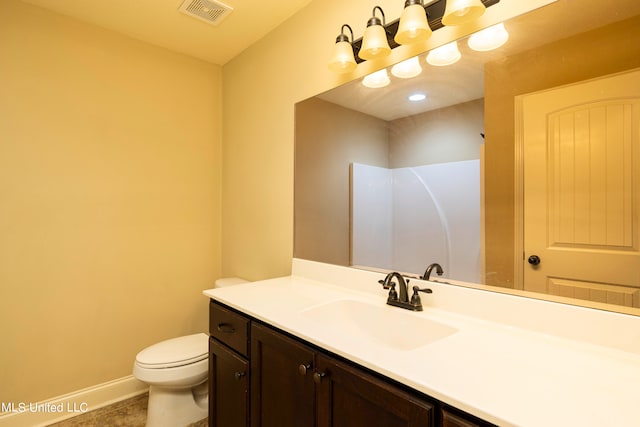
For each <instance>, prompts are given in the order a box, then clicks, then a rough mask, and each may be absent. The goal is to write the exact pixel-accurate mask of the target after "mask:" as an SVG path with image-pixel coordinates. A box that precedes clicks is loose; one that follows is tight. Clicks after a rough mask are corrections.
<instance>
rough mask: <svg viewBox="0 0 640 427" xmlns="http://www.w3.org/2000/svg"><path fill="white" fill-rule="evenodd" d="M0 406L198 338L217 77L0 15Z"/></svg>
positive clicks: (43, 15)
mask: <svg viewBox="0 0 640 427" xmlns="http://www.w3.org/2000/svg"><path fill="white" fill-rule="evenodd" d="M0 57H1V60H0V62H1V65H0V82H1V83H0V325H2V333H3V336H2V344H1V345H0V401H1V402H20V401H22V402H35V401H38V400H41V399H45V398H50V397H53V396H56V395H60V394H63V393H68V392H72V391H76V390H79V389H81V388H84V387H88V386H93V385H96V384H99V383H102V382H105V381H110V380H113V379H116V378H120V377H123V376H127V375H129V374H130V373H131V367H132V363H133V360H134V358H135V355H136V353H137V352H138V351H139V350H141V349H142V348H143V347H145V346H147V345H150V344H152V343H154V342H157V341H159V340H161V339H166V338H169V337H172V336H177V335H181V334H186V333H193V332H196V331H206V328H207V325H206V320H207V317H206V313H207V302H206V300H205V299H204V298H203V297H202V295H201V290H202V289H207V288H210V287H211V286H212V284H213V281H214V280H215V279H216V278H217V277H218V276H219V273H220V231H219V229H220V197H221V195H220V189H221V184H220V179H221V172H220V160H221V159H220V151H221V149H220V145H221V131H220V126H221V125H220V120H221V87H222V84H221V69H220V67H218V66H214V65H211V64H207V63H204V62H201V61H199V60H195V59H191V58H188V57H186V56H182V55H178V54H174V53H171V52H169V51H166V50H163V49H160V48H156V47H152V46H150V45H147V44H144V43H141V42H137V41H135V40H133V39H129V38H126V37H123V36H119V35H116V34H114V33H111V32H108V31H105V30H102V29H99V28H97V27H93V26H89V25H85V24H82V23H79V22H77V21H74V20H72V19H69V18H66V17H63V16H61V15H56V14H53V13H50V12H46V11H44V10H43V9H39V8H37V7H33V6H29V5H26V4H24V3H22V2H19V1H16V0H2V2H0Z"/></svg>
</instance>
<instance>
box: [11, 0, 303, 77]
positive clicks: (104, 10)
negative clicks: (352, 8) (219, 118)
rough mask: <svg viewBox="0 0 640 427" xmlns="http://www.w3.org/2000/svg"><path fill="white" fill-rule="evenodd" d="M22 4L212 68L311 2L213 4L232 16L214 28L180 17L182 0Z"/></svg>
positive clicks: (35, 1) (226, 0) (244, 0)
mask: <svg viewBox="0 0 640 427" xmlns="http://www.w3.org/2000/svg"><path fill="white" fill-rule="evenodd" d="M22 1H24V2H25V3H30V4H33V5H36V6H40V7H43V8H45V9H49V10H51V11H54V12H57V13H60V14H63V15H67V16H70V17H72V18H76V19H79V20H81V21H84V22H88V23H90V24H94V25H97V26H99V27H102V28H106V29H108V30H112V31H115V32H118V33H121V34H124V35H127V36H130V37H132V38H135V39H138V40H141V41H144V42H147V43H151V44H154V45H157V46H161V47H164V48H167V49H169V50H172V51H175V52H180V53H184V54H186V55H189V56H193V57H196V58H200V59H202V60H205V61H207V62H211V63H214V64H218V65H224V64H225V63H226V62H228V61H229V60H230V59H232V58H233V57H234V56H236V55H238V54H239V53H240V52H242V51H243V50H245V49H246V48H247V47H249V46H250V45H252V44H253V43H255V42H256V41H258V40H259V39H261V38H262V37H263V36H265V35H266V34H267V33H268V32H270V31H271V30H272V29H274V28H275V27H277V26H278V25H280V24H281V23H282V22H284V21H285V20H286V19H287V18H289V17H290V16H292V15H293V14H295V13H296V12H297V11H299V10H300V9H302V8H303V7H304V6H306V5H307V4H309V3H310V2H311V0H277V1H271V2H266V1H263V0H220V1H218V0H215V1H216V2H218V3H219V2H222V3H224V4H225V5H227V6H230V7H232V8H233V11H232V12H231V13H229V14H228V15H227V16H226V17H225V18H224V19H222V20H219V24H218V25H217V26H214V25H211V24H208V23H205V22H202V21H200V20H198V19H196V18H193V17H191V16H188V15H185V14H183V13H181V12H180V11H179V10H178V9H179V8H180V6H181V5H182V3H183V0H106V1H105V0H22ZM201 1H202V0H201ZM204 1H206V0H204Z"/></svg>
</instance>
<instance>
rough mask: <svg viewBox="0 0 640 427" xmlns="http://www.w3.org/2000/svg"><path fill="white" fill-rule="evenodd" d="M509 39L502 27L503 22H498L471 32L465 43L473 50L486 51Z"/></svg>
mask: <svg viewBox="0 0 640 427" xmlns="http://www.w3.org/2000/svg"><path fill="white" fill-rule="evenodd" d="M507 40H509V33H508V32H507V30H506V29H505V28H504V23H502V22H501V23H499V24H496V25H493V26H491V27H487V28H485V29H484V30H480V31H478V32H477V33H473V34H472V35H471V37H469V40H468V41H467V43H468V44H469V47H470V48H471V49H473V50H477V51H479V52H486V51H489V50H493V49H497V48H499V47H500V46H502V45H503V44H505V43H506V42H507Z"/></svg>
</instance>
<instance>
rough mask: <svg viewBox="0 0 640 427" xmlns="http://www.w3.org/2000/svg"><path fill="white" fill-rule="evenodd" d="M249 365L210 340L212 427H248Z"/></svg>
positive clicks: (210, 412) (210, 407) (210, 413)
mask: <svg viewBox="0 0 640 427" xmlns="http://www.w3.org/2000/svg"><path fill="white" fill-rule="evenodd" d="M248 376H249V363H248V362H247V361H246V360H245V359H243V358H241V357H240V356H238V355H237V354H235V353H234V352H233V351H231V350H229V349H228V348H226V347H225V346H224V345H222V344H220V343H219V342H218V341H216V340H215V339H213V338H209V426H211V427H247V426H248V425H249V418H248V414H249V413H248V404H249V395H248V391H249V388H248V384H249V382H248Z"/></svg>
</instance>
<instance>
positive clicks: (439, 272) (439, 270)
mask: <svg viewBox="0 0 640 427" xmlns="http://www.w3.org/2000/svg"><path fill="white" fill-rule="evenodd" d="M434 268H435V269H436V274H437V275H438V276H442V274H443V273H444V271H443V270H442V267H441V266H440V264H438V263H437V262H434V263H433V264H429V267H427V269H426V270H425V272H424V274H423V275H422V277H421V279H422V280H429V277H431V272H432V271H433V269H434Z"/></svg>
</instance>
